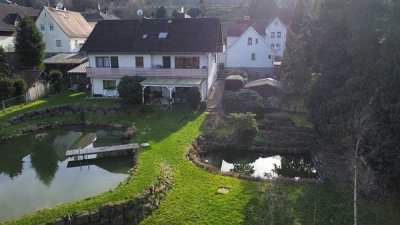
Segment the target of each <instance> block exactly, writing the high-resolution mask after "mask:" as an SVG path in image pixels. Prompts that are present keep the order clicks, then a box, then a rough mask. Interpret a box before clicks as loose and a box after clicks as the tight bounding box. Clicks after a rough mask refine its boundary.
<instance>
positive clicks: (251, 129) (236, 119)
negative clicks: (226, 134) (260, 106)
mask: <svg viewBox="0 0 400 225" xmlns="http://www.w3.org/2000/svg"><path fill="white" fill-rule="evenodd" d="M255 117H256V115H255V114H253V113H231V114H229V115H228V123H229V124H230V126H232V127H233V129H234V132H235V134H234V135H235V140H237V142H238V144H240V145H248V144H251V143H252V142H253V140H254V138H255V137H256V136H257V134H258V128H257V121H256V119H255Z"/></svg>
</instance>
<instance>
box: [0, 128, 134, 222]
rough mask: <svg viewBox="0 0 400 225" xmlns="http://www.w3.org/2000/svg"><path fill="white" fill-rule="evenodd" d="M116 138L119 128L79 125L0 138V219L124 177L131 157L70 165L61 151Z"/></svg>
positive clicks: (91, 192) (90, 191)
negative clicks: (22, 135)
mask: <svg viewBox="0 0 400 225" xmlns="http://www.w3.org/2000/svg"><path fill="white" fill-rule="evenodd" d="M121 143H122V142H121V131H118V130H99V129H88V128H82V127H75V128H72V127H70V128H64V129H55V130H49V131H44V132H42V133H38V134H32V135H28V136H24V137H22V138H17V139H12V140H8V141H6V142H3V143H0V223H1V222H2V221H3V222H4V221H5V220H9V219H13V218H16V217H19V216H22V215H24V214H26V213H33V212H35V211H36V210H37V209H41V208H46V207H51V206H54V205H56V204H58V203H64V202H70V201H74V200H79V199H84V198H87V197H91V196H95V195H97V194H100V193H102V192H105V191H108V190H110V189H113V188H114V187H116V186H117V185H118V184H119V183H120V182H121V181H123V180H125V179H126V178H128V176H129V170H130V168H132V167H133V164H134V159H133V156H125V157H118V158H107V159H99V160H95V161H93V162H92V163H90V164H89V165H79V164H78V165H75V166H74V167H71V166H70V165H69V164H68V162H70V161H71V159H68V158H65V152H66V150H69V149H76V148H89V147H101V146H108V145H115V144H121Z"/></svg>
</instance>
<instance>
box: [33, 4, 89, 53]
mask: <svg viewBox="0 0 400 225" xmlns="http://www.w3.org/2000/svg"><path fill="white" fill-rule="evenodd" d="M36 26H37V28H38V29H39V31H40V32H41V33H42V35H43V41H44V43H45V44H46V50H45V52H46V53H48V54H51V55H52V54H55V53H60V52H64V53H71V52H79V50H80V48H81V46H82V45H83V43H85V41H86V39H87V37H88V36H89V35H90V33H91V32H92V29H93V28H92V27H91V26H90V25H89V23H87V22H86V20H85V19H84V18H83V16H82V15H81V14H80V13H78V12H73V11H68V10H66V9H65V8H64V9H58V8H51V7H46V6H45V7H43V8H42V10H41V11H40V14H39V16H38V18H37V20H36Z"/></svg>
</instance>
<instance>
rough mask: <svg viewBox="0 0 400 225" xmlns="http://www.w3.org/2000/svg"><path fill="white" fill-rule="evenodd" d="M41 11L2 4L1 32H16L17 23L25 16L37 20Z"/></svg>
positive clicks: (0, 8)
mask: <svg viewBox="0 0 400 225" xmlns="http://www.w3.org/2000/svg"><path fill="white" fill-rule="evenodd" d="M38 14H39V10H36V9H34V8H30V7H24V6H19V5H17V4H6V3H0V31H2V32H12V33H13V32H14V30H15V22H16V21H17V20H18V19H21V18H23V17H25V16H29V17H32V19H34V20H35V19H36V18H37V16H38Z"/></svg>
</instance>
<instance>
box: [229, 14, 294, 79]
mask: <svg viewBox="0 0 400 225" xmlns="http://www.w3.org/2000/svg"><path fill="white" fill-rule="evenodd" d="M286 36H287V28H286V25H285V24H284V23H283V22H282V21H281V20H280V19H279V18H274V19H273V20H271V21H264V20H258V21H251V20H250V18H249V17H245V18H244V20H241V21H237V22H235V23H234V24H232V25H230V26H229V27H228V29H227V49H226V51H225V55H226V59H225V67H226V68H227V69H230V70H233V69H246V70H247V71H248V72H249V73H252V74H255V75H259V76H271V75H272V73H273V67H274V62H275V61H276V60H278V59H279V58H280V57H283V54H284V51H285V46H286Z"/></svg>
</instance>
